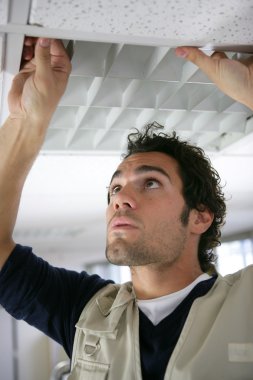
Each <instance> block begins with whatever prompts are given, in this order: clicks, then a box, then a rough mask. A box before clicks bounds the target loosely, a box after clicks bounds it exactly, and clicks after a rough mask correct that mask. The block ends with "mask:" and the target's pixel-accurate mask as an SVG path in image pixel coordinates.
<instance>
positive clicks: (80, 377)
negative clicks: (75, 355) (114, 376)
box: [68, 359, 110, 380]
mask: <svg viewBox="0 0 253 380" xmlns="http://www.w3.org/2000/svg"><path fill="white" fill-rule="evenodd" d="M109 367H110V366H109V364H104V363H96V362H90V361H88V360H82V359H77V361H76V364H75V366H74V368H73V370H72V372H71V374H70V375H69V377H68V380H84V379H89V380H106V379H107V378H108V372H109Z"/></svg>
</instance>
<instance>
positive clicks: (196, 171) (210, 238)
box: [124, 122, 226, 272]
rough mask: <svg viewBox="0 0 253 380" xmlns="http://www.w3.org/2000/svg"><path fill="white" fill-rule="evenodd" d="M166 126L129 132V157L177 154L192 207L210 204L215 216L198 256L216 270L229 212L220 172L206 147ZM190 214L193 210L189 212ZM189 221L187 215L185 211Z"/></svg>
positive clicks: (185, 193)
mask: <svg viewBox="0 0 253 380" xmlns="http://www.w3.org/2000/svg"><path fill="white" fill-rule="evenodd" d="M163 128H164V127H163V126H162V125H160V124H158V123H156V122H154V123H151V124H148V125H146V127H144V129H143V131H138V130H136V132H133V133H130V134H129V135H128V145H127V153H126V154H125V155H124V158H127V157H129V156H131V155H132V154H135V153H141V152H161V153H165V154H167V155H169V156H171V157H173V158H174V159H175V160H176V161H177V163H178V166H179V175H180V176H181V179H182V182H183V197H184V199H185V202H186V206H187V207H188V210H189V211H190V210H191V209H196V210H198V211H203V209H204V208H206V207H207V208H208V209H209V210H210V211H211V212H212V213H213V214H214V219H213V222H212V224H211V226H210V227H209V228H208V230H207V231H206V232H204V233H203V234H202V235H201V237H200V242H199V247H198V259H199V263H200V267H201V269H202V270H203V271H204V272H209V271H213V268H214V264H215V262H216V260H217V255H216V254H215V252H214V248H215V247H217V246H218V245H220V236H221V232H220V228H221V226H222V225H223V224H224V221H225V214H226V204H225V197H224V194H223V191H222V186H221V184H220V182H221V181H220V176H219V174H218V173H217V171H216V170H215V169H214V168H213V167H212V166H211V162H210V160H209V158H208V157H207V156H206V155H205V153H204V151H203V149H201V148H199V147H197V146H194V145H191V144H190V143H189V142H187V141H181V140H180V139H179V137H178V136H177V134H176V132H173V133H172V134H171V135H168V134H165V133H163V132H160V131H159V129H163ZM188 215H189V213H188ZM185 218H186V221H187V215H185Z"/></svg>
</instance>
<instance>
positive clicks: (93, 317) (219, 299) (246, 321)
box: [69, 266, 253, 380]
mask: <svg viewBox="0 0 253 380" xmlns="http://www.w3.org/2000/svg"><path fill="white" fill-rule="evenodd" d="M169 333H170V332H169V331H168V334H169ZM157 360H158V361H159V357H158V358H157ZM141 379H142V375H141V363H140V349H139V312H138V307H137V303H136V299H135V295H134V292H133V289H132V284H131V283H126V284H124V285H121V286H120V285H113V284H110V285H108V286H106V287H105V288H103V289H101V290H100V291H99V292H98V293H96V294H95V296H94V297H93V298H92V299H91V300H90V302H89V303H88V304H87V305H86V307H85V308H84V310H83V312H82V314H81V316H80V319H79V321H78V323H77V324H76V334H75V341H74V348H73V357H72V372H71V374H70V376H69V380H141ZM164 379H165V380H252V379H253V266H250V267H248V268H246V269H244V270H242V271H239V272H237V273H235V274H233V275H229V276H225V277H222V276H219V277H218V279H217V281H216V282H215V284H214V286H213V287H212V289H211V290H210V291H209V292H208V293H207V294H206V295H205V296H203V297H200V298H197V299H196V300H195V301H194V303H193V305H192V307H191V310H190V312H189V315H188V317H187V320H186V323H185V325H184V328H183V330H182V332H181V335H180V337H179V340H178V342H177V345H176V347H175V349H174V351H173V353H172V356H171V358H170V360H169V363H168V366H167V370H166V373H165V377H164ZM154 380H155V379H154Z"/></svg>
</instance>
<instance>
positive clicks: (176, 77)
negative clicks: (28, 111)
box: [0, 0, 253, 251]
mask: <svg viewBox="0 0 253 380" xmlns="http://www.w3.org/2000/svg"><path fill="white" fill-rule="evenodd" d="M25 34H26V35H32V36H45V37H47V36H48V37H55V38H62V39H63V40H64V42H65V44H66V45H67V44H68V43H69V42H70V44H72V47H73V53H74V54H73V58H72V65H73V70H72V74H71V77H70V81H69V85H68V88H67V91H66V93H65V94H64V96H63V98H62V100H61V102H60V105H59V107H58V109H57V110H56V112H55V115H54V117H53V119H52V122H51V124H50V127H49V130H48V134H47V137H46V140H45V143H44V146H43V153H44V155H46V156H41V157H40V158H39V163H38V165H42V168H43V169H42V168H41V170H46V172H47V173H48V175H50V173H51V169H52V167H53V170H52V172H53V174H52V176H54V178H56V177H57V178H58V177H59V178H61V181H62V182H61V183H64V186H66V182H68V183H69V181H68V179H66V181H65V178H66V177H67V178H68V177H69V178H71V180H72V183H75V181H76V178H77V177H78V176H80V175H82V174H83V173H82V169H81V168H82V165H81V164H80V162H81V161H82V160H84V159H82V158H79V159H78V158H76V159H75V158H73V157H72V158H70V156H69V155H71V156H72V155H76V154H78V156H80V155H81V156H84V155H85V156H87V158H86V159H87V160H89V158H90V157H92V161H91V162H92V164H90V163H87V162H85V163H84V162H83V164H85V165H88V168H89V167H91V165H93V164H94V160H96V157H97V159H98V160H99V157H102V160H103V158H104V162H106V160H108V162H107V168H108V165H109V161H110V162H111V160H112V161H113V162H114V158H110V157H111V156H112V157H119V154H120V153H121V152H122V150H124V145H125V141H126V136H127V134H128V133H129V130H130V129H131V128H133V127H138V128H141V127H142V126H143V125H145V124H146V123H148V122H152V121H154V120H156V121H157V122H159V123H161V124H163V125H165V128H166V130H167V131H171V130H176V131H177V132H178V134H179V135H180V136H182V137H183V138H186V139H189V140H191V141H192V142H193V143H197V144H198V145H200V146H202V147H203V148H204V149H205V150H206V151H207V152H208V153H209V154H210V155H211V157H212V159H213V160H214V163H215V164H216V165H217V167H218V168H219V167H221V170H222V171H224V176H225V180H224V181H225V182H227V181H228V183H230V178H232V181H231V183H234V182H233V180H234V178H233V175H234V170H237V169H236V167H234V169H233V170H232V172H231V170H230V169H231V165H236V163H238V162H239V161H240V168H242V167H243V168H244V167H245V165H249V163H250V162H251V161H250V160H252V149H251V146H252V145H249V142H251V141H252V131H253V118H251V116H252V111H250V110H249V109H248V108H247V107H244V106H242V105H240V104H238V103H236V102H234V101H233V100H232V99H230V98H229V97H227V96H225V95H223V94H222V93H221V92H220V91H219V90H217V89H216V87H215V86H214V85H213V84H212V83H210V81H209V80H208V78H207V77H206V76H205V75H204V74H203V73H202V72H200V71H199V70H198V69H197V67H196V66H194V65H192V64H191V63H188V62H185V61H184V60H182V59H179V58H177V57H176V56H175V54H174V48H175V47H176V46H179V45H194V46H199V47H201V48H203V49H204V50H205V51H206V53H207V54H211V53H212V51H213V50H214V49H218V50H224V49H225V50H226V51H227V52H228V55H229V56H230V57H234V58H242V57H244V56H245V57H246V56H248V55H249V54H251V53H252V52H253V3H252V1H251V0H241V1H231V0H224V1H219V2H218V1H217V2H216V3H211V2H210V1H206V0H203V1H200V0H199V1H198V0H195V1H190V0H189V1H187V2H186V1H184V0H171V1H169V0H159V1H158V0H157V1H148V0H146V1H140V0H139V1H134V0H132V1H125V0H118V1H117V0H111V1H109V0H103V1H102V0H101V1H99V0H93V1H87V0H86V1H81V0H79V1H77V0H75V1H56V0H55V1H53V0H51V1H50V0H47V1H46V0H44V1H43V0H37V1H28V0H24V1H22V3H21V2H20V1H18V0H13V1H7V0H2V1H1V0H0V52H1V57H2V62H1V83H2V86H1V88H2V100H1V102H2V107H1V121H2V122H3V120H4V119H5V117H6V116H7V114H8V107H7V104H6V98H7V96H6V95H7V93H8V90H9V87H10V83H11V80H12V78H13V75H14V74H15V73H16V72H17V71H18V69H19V64H20V57H21V51H22V44H23V38H24V35H25ZM245 144H246V145H245ZM245 146H247V149H246V148H245ZM52 155H58V156H59V159H56V158H55V160H56V161H54V164H52V162H53V161H52ZM62 155H67V156H68V157H69V158H68V163H70V162H71V160H72V162H73V161H75V160H79V161H78V162H77V161H75V162H73V165H75V169H74V168H73V166H71V165H70V164H69V165H67V164H66V162H65V161H64V163H63V162H62V160H64V159H63V158H61V157H63V156H62ZM46 157H47V158H46ZM50 157H51V158H50ZM106 157H107V158H106ZM228 157H230V161H228ZM232 157H233V159H232ZM234 157H237V159H236V160H234ZM243 157H246V161H243V162H245V164H244V163H242V160H243ZM86 159H85V160H86ZM43 160H44V161H43ZM42 161H43V164H42V163H41V162H42ZM49 161H50V162H51V164H50V163H49ZM56 162H58V163H57V164H56ZM224 162H226V164H224ZM62 164H63V165H64V169H65V170H64V176H63V177H61V174H59V173H61V170H62V168H61V166H59V167H58V166H57V165H62ZM43 165H46V169H45V168H44V166H43ZM47 165H48V166H47ZM54 165H56V166H54ZM79 165H81V166H79ZM100 165H101V161H100ZM95 166H96V164H95ZM57 168H58V169H57ZM228 168H229V170H228ZM114 169H115V167H112V168H110V172H112V171H113V170H114ZM68 170H69V172H68ZM239 171H240V173H238V174H237V178H238V179H237V181H239V183H240V181H241V182H242V183H243V182H244V178H241V180H240V176H242V175H243V170H239ZM35 172H36V168H35ZM72 172H76V177H75V179H74V178H73V177H72ZM83 172H85V170H84V169H83ZM95 172H96V171H95V170H94V173H95ZM105 173H106V175H105ZM40 174H41V173H40ZM85 175H86V178H87V176H89V175H90V176H91V175H92V173H91V170H88V174H87V173H86V172H85ZM97 175H99V176H100V177H101V182H102V183H103V189H102V191H103V192H104V188H105V185H106V184H107V182H108V180H109V174H108V173H107V170H106V169H105V168H104V169H103V170H102V171H101V172H100V174H97ZM32 176H33V174H32ZM32 176H31V181H28V185H27V190H26V189H25V191H24V195H23V198H24V203H23V204H24V205H26V207H27V208H26V207H25V206H22V212H21V213H20V216H19V219H18V228H17V231H16V234H17V235H18V236H21V237H22V236H24V235H25V234H26V235H27V234H28V235H29V236H30V237H31V236H35V235H36V236H37V237H38V236H39V237H40V239H41V240H43V239H42V238H41V236H44V237H47V238H48V239H50V236H51V238H52V239H53V236H54V237H56V236H58V237H60V235H61V237H64V236H65V237H66V236H69V237H70V236H72V235H73V234H74V235H75V236H76V240H78V239H77V237H78V233H77V231H79V235H80V236H82V238H84V236H83V235H82V234H83V231H85V228H84V227H80V225H81V224H82V222H80V223H79V224H78V223H77V224H75V225H74V227H73V223H75V215H77V214H78V209H79V211H80V200H81V199H83V198H85V201H84V209H83V211H82V213H81V216H80V218H83V219H82V220H83V224H84V225H85V224H87V223H89V221H91V220H93V219H92V217H93V218H94V220H96V222H94V225H96V226H98V225H99V226H100V224H101V226H102V224H103V223H102V221H101V218H100V217H99V216H98V215H100V214H101V209H102V208H103V207H104V203H103V202H101V203H100V202H97V199H100V198H101V197H102V196H104V193H103V195H102V194H101V193H99V192H98V193H97V192H95V194H96V197H95V199H96V201H95V202H96V203H99V206H98V205H97V204H96V207H95V206H94V208H93V209H91V208H90V207H91V206H90V204H91V203H92V200H93V201H94V196H93V195H87V196H86V194H85V189H86V188H87V186H86V187H85V188H83V187H82V185H80V184H79V185H80V186H79V189H80V188H81V189H82V194H81V193H80V192H78V194H77V193H76V192H75V191H74V190H73V189H72V190H71V194H72V198H71V200H70V195H68V198H67V199H68V201H66V200H65V201H64V200H63V199H62V203H61V205H60V204H59V205H58V209H57V207H56V205H57V202H59V199H60V198H61V195H60V193H61V191H62V187H61V186H60V188H58V187H57V189H58V190H57V191H58V193H57V194H58V195H56V191H55V190H54V189H53V194H54V195H53V196H51V195H49V191H50V190H49V189H51V190H52V188H51V187H49V185H48V183H47V178H46V177H45V178H44V183H43V186H42V187H43V189H45V191H46V192H47V191H48V192H47V194H46V195H45V194H44V193H43V191H42V189H41V186H40V189H39V190H38V189H37V185H33V184H32V178H33V177H32ZM36 178H37V177H36ZM36 180H38V179H36ZM38 181H39V180H38ZM78 181H79V180H77V183H79V182H78ZM249 181H250V183H248V182H247V189H244V190H243V192H242V190H239V189H236V190H235V194H239V193H240V194H241V195H240V197H241V199H242V203H241V204H244V203H245V204H244V206H243V210H244V214H241V213H242V211H243V210H242V209H241V208H240V206H238V205H240V200H239V198H236V202H235V203H234V207H235V208H236V209H237V214H236V213H235V214H234V215H237V216H236V217H232V216H231V217H230V214H229V220H233V221H232V222H230V224H229V225H228V229H227V234H230V233H232V232H236V231H244V230H247V229H251V228H252V229H253V217H252V210H253V205H252V201H251V199H249V202H248V203H247V202H246V200H247V197H246V195H245V191H246V190H247V194H252V191H253V184H252V183H251V182H252V181H251V180H250V179H249ZM61 183H60V184H61ZM29 186H32V188H33V189H34V188H36V191H37V192H36V191H35V194H34V193H33V190H31V189H30V188H29ZM233 186H235V184H234V185H233ZM251 186H252V191H251ZM89 191H90V190H89ZM230 193H231V194H232V193H233V187H232V188H231V190H229V194H230ZM89 196H91V198H89ZM247 196H248V195H247ZM82 197H83V198H82ZM245 197H246V198H245ZM46 198H47V201H48V203H47V202H46V201H45V205H47V206H44V210H43V211H41V212H40V213H39V215H40V218H38V220H37V219H36V217H35V215H33V214H34V213H33V212H32V211H33V209H34V207H36V205H37V207H38V206H39V204H42V205H43V199H46ZM49 198H50V200H49ZM249 198H250V197H249ZM251 198H252V197H251ZM32 199H34V203H33V201H32ZM75 199H76V201H75ZM85 202H86V203H85ZM63 204H64V206H63ZM68 204H71V210H70V209H69V208H68V207H70V206H68ZM102 204H103V205H102ZM231 204H233V201H232V202H231ZM31 205H33V206H31ZM42 207H43V206H42ZM61 207H63V208H64V210H65V214H61V212H60V215H62V220H64V219H66V223H65V224H64V223H63V222H62V223H60V222H59V219H57V217H56V214H57V212H58V213H59V209H61ZM251 207H252V208H251ZM44 211H46V212H45V215H44V214H43V212H44ZM235 211H236V210H235ZM54 212H55V214H54ZM238 212H239V214H240V217H239V218H240V220H241V223H240V226H238V223H236V221H237V219H238V215H239V214H238ZM246 214H247V215H246ZM41 215H44V216H43V217H41ZM64 215H65V216H64ZM86 218H87V220H86ZM231 218H232V219H231ZM54 220H55V223H54V222H53V221H54ZM51 223H53V224H51ZM59 223H60V226H59ZM34 226H36V229H35V227H34ZM101 226H100V227H99V228H97V229H96V228H95V230H94V229H93V230H92V231H93V232H92V233H91V236H90V237H89V239H91V240H92V239H93V240H94V236H98V235H99V234H100V233H101V229H102V227H101ZM33 227H34V228H33ZM71 228H72V229H71ZM82 228H83V229H82ZM25 231H26V232H25ZM57 231H58V232H57ZM59 231H61V233H60V232H59ZM71 231H72V232H71ZM75 231H76V232H75ZM80 231H82V232H80ZM86 233H87V229H86ZM71 234H72V235H71ZM92 236H93V237H92ZM99 236H100V235H99ZM103 236H104V235H103ZM44 240H45V239H44ZM56 240H57V239H56ZM95 240H96V239H95ZM91 245H92V244H91ZM55 249H56V248H55ZM90 249H91V250H92V251H96V250H97V248H96V247H95V248H94V247H93V248H92V247H91V248H90Z"/></svg>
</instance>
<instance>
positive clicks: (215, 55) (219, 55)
mask: <svg viewBox="0 0 253 380" xmlns="http://www.w3.org/2000/svg"><path fill="white" fill-rule="evenodd" d="M211 57H212V59H224V58H228V57H227V56H226V54H225V53H224V52H222V51H215V52H214V53H213V54H212V55H211Z"/></svg>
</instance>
